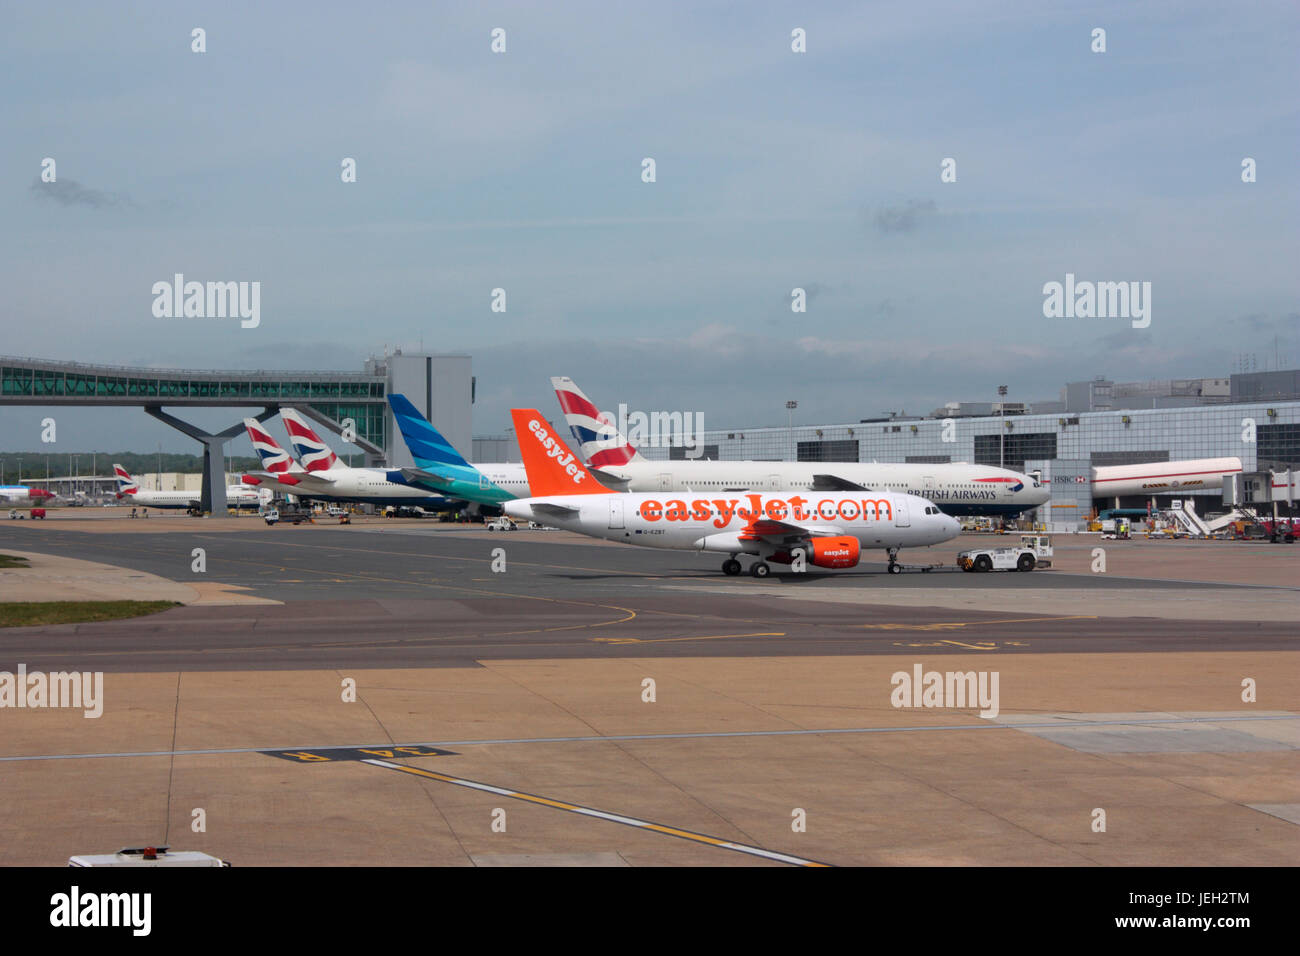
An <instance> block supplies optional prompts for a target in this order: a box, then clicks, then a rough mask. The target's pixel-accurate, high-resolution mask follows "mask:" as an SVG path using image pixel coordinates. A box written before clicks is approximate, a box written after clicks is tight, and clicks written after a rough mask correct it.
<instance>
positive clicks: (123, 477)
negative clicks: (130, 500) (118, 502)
mask: <svg viewBox="0 0 1300 956" xmlns="http://www.w3.org/2000/svg"><path fill="white" fill-rule="evenodd" d="M113 474H115V475H117V496H118V497H119V498H121V497H122V496H123V495H133V494H135V493H136V492H137V491H139V490H140V483H139V482H138V481H136V480H135V479H134V478H132V477H131V473H130V472H129V471H127V470H126V469H125V468H123V467H122V466H121V465H114V466H113Z"/></svg>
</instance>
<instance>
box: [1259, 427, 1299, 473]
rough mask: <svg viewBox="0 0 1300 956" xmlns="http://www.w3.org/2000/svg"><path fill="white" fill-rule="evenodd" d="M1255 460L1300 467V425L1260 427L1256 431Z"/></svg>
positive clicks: (1262, 462)
mask: <svg viewBox="0 0 1300 956" xmlns="http://www.w3.org/2000/svg"><path fill="white" fill-rule="evenodd" d="M1255 442H1256V445H1255V459H1256V460H1257V461H1258V462H1259V463H1260V465H1261V467H1262V466H1263V465H1264V463H1265V462H1271V463H1274V464H1275V465H1281V464H1287V465H1289V466H1291V467H1293V468H1294V467H1296V466H1298V465H1300V424H1296V425H1260V426H1259V427H1258V428H1256V429H1255Z"/></svg>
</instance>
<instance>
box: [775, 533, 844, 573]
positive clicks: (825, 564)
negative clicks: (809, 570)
mask: <svg viewBox="0 0 1300 956" xmlns="http://www.w3.org/2000/svg"><path fill="white" fill-rule="evenodd" d="M809 545H811V547H808V548H805V551H804V553H805V554H806V555H807V560H808V562H809V563H810V564H812V565H815V566H816V567H819V568H851V567H854V566H855V565H857V563H858V561H859V559H860V558H861V557H862V549H861V547H860V546H859V545H858V539H857V538H854V537H852V536H850V535H845V536H843V537H838V538H812V539H811V540H810V541H809ZM809 551H811V554H809V553H808V552H809ZM768 560H770V561H775V562H777V563H778V564H791V563H793V561H794V555H792V554H791V553H790V552H789V551H778V552H777V553H776V554H774V555H772V557H771V558H769V559H768Z"/></svg>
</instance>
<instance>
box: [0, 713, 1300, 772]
mask: <svg viewBox="0 0 1300 956" xmlns="http://www.w3.org/2000/svg"><path fill="white" fill-rule="evenodd" d="M977 719H978V718H977ZM1255 720H1300V714H1259V715H1248V716H1244V717H1236V716H1230V717H1155V718H1151V719H1149V720H1148V719H1142V718H1139V719H1137V720H1080V721H1075V722H1070V723H1068V724H1062V723H1061V722H1060V721H1050V722H1046V723H1034V724H993V723H989V722H988V721H986V720H978V722H977V723H970V724H925V725H922V726H920V727H832V728H827V729H825V730H724V731H716V732H711V731H696V732H682V733H667V734H610V735H608V736H588V737H503V738H499V739H489V740H484V739H478V740H440V741H436V742H433V743H411V744H390V745H388V746H389V749H392V747H394V746H403V747H433V748H442V747H475V746H491V745H502V744H571V743H621V742H627V741H636V740H697V739H703V740H720V739H725V738H727V737H815V736H817V735H818V734H898V733H917V732H925V731H953V730H1045V729H1054V730H1059V729H1061V728H1062V727H1063V726H1066V727H1069V728H1071V729H1073V728H1077V727H1146V726H1152V725H1159V724H1223V723H1236V722H1238V721H1255ZM365 746H369V745H367V744H348V745H346V746H325V747H313V746H306V747H301V746H300V747H221V748H216V749H212V750H137V751H123V752H119V753H87V754H31V755H28V756H18V757H0V763H14V762H20V761H24V760H94V759H98V758H101V757H206V756H216V755H221V754H266V753H273V752H276V751H291V750H300V751H315V752H320V753H328V752H330V751H332V750H356V749H358V748H360V747H365Z"/></svg>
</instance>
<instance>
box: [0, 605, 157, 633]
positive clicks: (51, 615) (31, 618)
mask: <svg viewBox="0 0 1300 956" xmlns="http://www.w3.org/2000/svg"><path fill="white" fill-rule="evenodd" d="M173 607H180V603H179V602H177V601H12V602H9V603H7V604H0V627H40V626H43V625H46V624H85V623H88V622H91V621H116V620H119V619H121V618H124V617H141V616H142V615H145V614H157V613H158V612H159V611H165V610H167V609H168V608H173Z"/></svg>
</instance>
